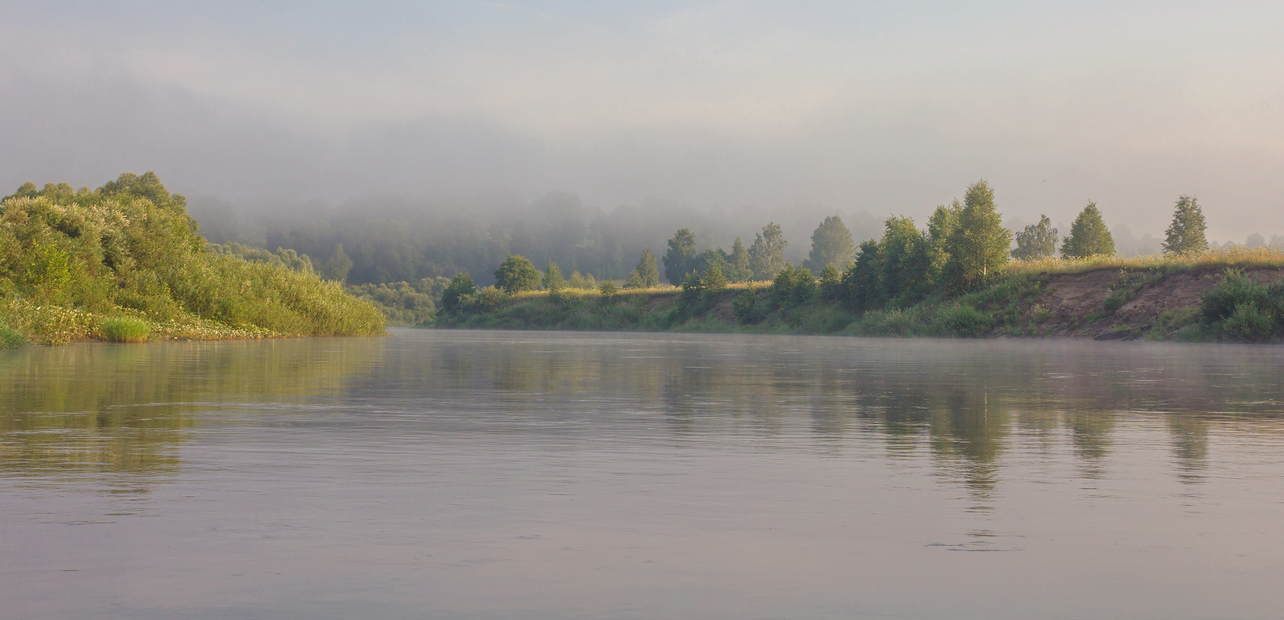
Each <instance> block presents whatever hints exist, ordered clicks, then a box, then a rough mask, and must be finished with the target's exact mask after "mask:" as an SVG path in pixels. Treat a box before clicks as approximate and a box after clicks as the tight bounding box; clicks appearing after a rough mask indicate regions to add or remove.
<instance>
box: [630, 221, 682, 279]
mask: <svg viewBox="0 0 1284 620" xmlns="http://www.w3.org/2000/svg"><path fill="white" fill-rule="evenodd" d="M695 257H696V240H695V233H693V232H691V229H690V228H682V229H679V230H678V232H676V233H674V235H673V238H672V239H669V251H668V252H666V253H665V254H664V277H665V278H668V280H669V284H672V285H674V286H677V285H678V284H681V283H682V282H683V278H684V277H685V276H686V275H687V272H689V271H691V259H693V258H695ZM638 273H639V274H641V273H642V270H641V269H639V270H638Z"/></svg>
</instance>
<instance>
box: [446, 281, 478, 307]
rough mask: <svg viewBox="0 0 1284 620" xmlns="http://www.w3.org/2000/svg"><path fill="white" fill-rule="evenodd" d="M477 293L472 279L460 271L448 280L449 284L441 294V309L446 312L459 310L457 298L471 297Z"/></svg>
mask: <svg viewBox="0 0 1284 620" xmlns="http://www.w3.org/2000/svg"><path fill="white" fill-rule="evenodd" d="M476 292H477V286H476V285H474V284H473V277H472V276H470V275H468V272H467V271H461V272H459V273H457V274H455V277H453V278H451V279H450V284H447V285H446V289H445V290H443V291H442V292H441V307H442V308H445V309H446V311H447V312H454V311H455V310H457V309H458V308H459V298H461V297H463V296H464V295H472V294H474V293H476Z"/></svg>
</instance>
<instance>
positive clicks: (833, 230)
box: [803, 215, 856, 273]
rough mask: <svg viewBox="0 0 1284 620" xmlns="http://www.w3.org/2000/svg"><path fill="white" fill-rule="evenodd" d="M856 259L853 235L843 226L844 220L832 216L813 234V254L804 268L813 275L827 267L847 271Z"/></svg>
mask: <svg viewBox="0 0 1284 620" xmlns="http://www.w3.org/2000/svg"><path fill="white" fill-rule="evenodd" d="M855 257H856V242H854V241H852V233H851V231H849V230H847V226H846V225H845V224H843V220H842V218H840V217H838V216H837V215H831V216H829V217H827V218H825V221H823V222H821V223H820V226H817V227H816V230H815V231H813V232H812V233H811V254H810V255H809V256H808V257H807V260H806V261H804V262H803V266H804V267H806V268H808V269H810V270H811V271H812V273H819V272H821V271H822V270H824V269H825V266H826V265H834V266H835V267H838V268H839V269H846V268H847V265H848V264H849V263H851V262H852V259H854V258H855Z"/></svg>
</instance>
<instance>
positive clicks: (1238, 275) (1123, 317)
mask: <svg viewBox="0 0 1284 620" xmlns="http://www.w3.org/2000/svg"><path fill="white" fill-rule="evenodd" d="M1228 270H1229V271H1228ZM1228 273H1229V274H1230V278H1229V279H1228V275H1227V274H1228ZM1281 282H1284V255H1281V254H1280V253H1278V252H1274V251H1266V250H1260V251H1259V250H1238V251H1229V252H1211V253H1208V254H1205V255H1201V256H1199V257H1195V258H1180V257H1178V258H1161V257H1146V258H1136V259H1117V258H1098V259H1092V260H1086V261H1065V260H1055V259H1054V260H1046V261H1039V262H1030V263H1020V262H1019V263H1014V264H1012V265H1010V266H1009V267H1008V268H1006V269H1005V270H1004V271H1003V272H1002V273H1000V274H999V275H998V276H996V277H993V278H992V279H991V280H990V281H988V282H987V283H985V284H984V285H982V286H980V287H978V288H976V289H975V290H973V291H971V292H969V293H966V294H963V295H957V296H945V295H939V294H938V295H935V296H932V297H929V298H928V299H926V300H923V301H921V302H919V303H916V304H913V305H909V306H906V307H890V308H883V309H879V310H870V311H866V312H863V313H858V312H852V311H850V310H849V309H848V308H847V306H846V304H844V303H843V301H842V300H841V299H835V298H832V297H831V298H826V294H825V291H824V288H823V286H821V285H819V284H815V283H813V284H811V285H809V287H810V288H807V290H802V291H799V290H796V288H790V287H782V286H780V284H779V283H769V282H757V283H748V284H739V285H735V284H733V285H728V286H727V287H726V288H725V289H722V290H717V291H700V292H697V293H695V294H692V293H691V292H685V293H684V291H683V290H682V289H680V288H676V287H668V288H658V289H647V290H637V291H623V292H620V293H618V294H615V295H602V294H601V293H600V292H596V291H578V290H571V291H566V290H564V291H559V292H556V293H548V292H526V293H520V294H517V295H512V296H497V295H492V296H489V297H487V298H486V299H485V303H473V304H471V305H467V306H465V307H461V308H460V309H459V310H458V311H456V312H453V313H442V314H441V315H440V316H439V317H438V319H437V325H438V326H440V327H458V328H479V329H548V330H604V331H613V330H620V331H686V332H738V333H777V334H779V333H784V334H839V335H852V336H910V337H913V336H935V337H969V338H994V337H1048V338H1081V339H1099V340H1106V339H1116V340H1136V339H1150V340H1184V341H1194V340H1234V341H1258V342H1270V341H1276V340H1278V339H1279V338H1280V335H1281V327H1284V326H1282V325H1281V318H1282V316H1281V315H1284V313H1282V312H1280V307H1281V306H1284V295H1281V293H1282V292H1284V290H1282V286H1284V285H1281ZM804 288H806V287H804ZM786 289H788V290H786ZM1272 304H1273V305H1272Z"/></svg>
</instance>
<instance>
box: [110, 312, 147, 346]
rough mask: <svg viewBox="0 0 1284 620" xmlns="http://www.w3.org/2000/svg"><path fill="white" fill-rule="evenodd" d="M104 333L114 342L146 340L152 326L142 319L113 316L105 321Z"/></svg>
mask: <svg viewBox="0 0 1284 620" xmlns="http://www.w3.org/2000/svg"><path fill="white" fill-rule="evenodd" d="M101 331H102V335H103V337H104V338H106V339H107V340H110V341H112V342H146V341H147V337H148V336H150V335H151V333H152V328H151V326H150V325H148V324H147V322H146V321H143V320H142V319H136V318H134V317H113V318H110V319H107V320H106V321H103V324H102V329H101Z"/></svg>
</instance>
